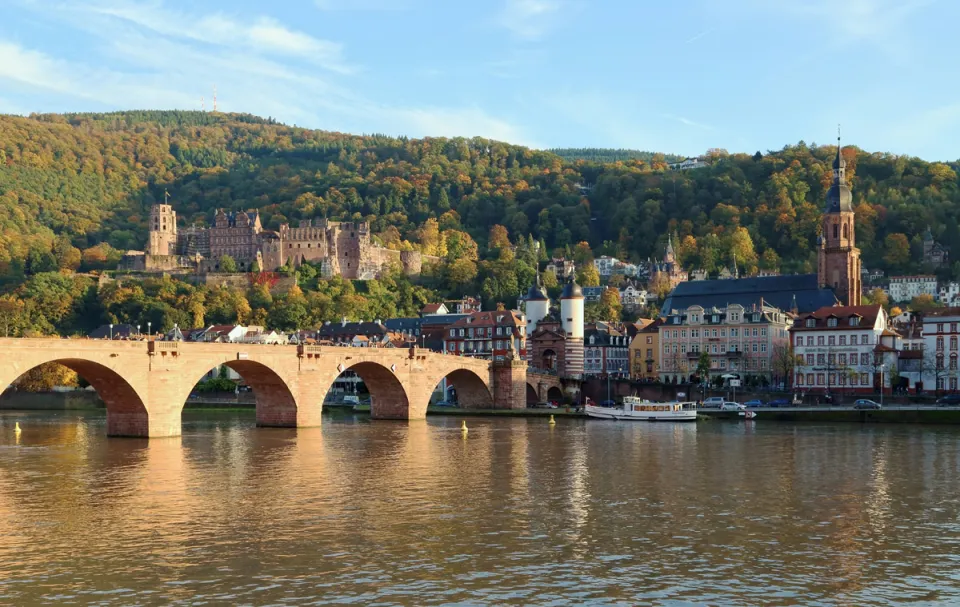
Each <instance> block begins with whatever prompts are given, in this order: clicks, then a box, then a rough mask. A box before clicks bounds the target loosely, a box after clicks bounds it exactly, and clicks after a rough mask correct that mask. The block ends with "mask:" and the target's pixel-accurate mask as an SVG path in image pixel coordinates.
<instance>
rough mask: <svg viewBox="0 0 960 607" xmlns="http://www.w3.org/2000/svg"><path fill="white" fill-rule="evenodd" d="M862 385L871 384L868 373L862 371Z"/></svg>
mask: <svg viewBox="0 0 960 607" xmlns="http://www.w3.org/2000/svg"><path fill="white" fill-rule="evenodd" d="M860 385H861V386H868V385H870V378H869V377H868V376H867V374H866V373H861V374H860Z"/></svg>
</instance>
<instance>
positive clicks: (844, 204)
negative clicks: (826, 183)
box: [826, 137, 853, 213]
mask: <svg viewBox="0 0 960 607" xmlns="http://www.w3.org/2000/svg"><path fill="white" fill-rule="evenodd" d="M842 150H843V148H842V147H841V146H840V139H839V137H838V138H837V157H836V158H834V159H833V184H832V185H831V186H830V189H829V190H827V208H826V212H827V213H840V212H848V211H853V193H851V192H850V186H848V185H847V180H846V175H845V169H846V166H847V161H846V160H844V159H843V154H842V153H841V152H842Z"/></svg>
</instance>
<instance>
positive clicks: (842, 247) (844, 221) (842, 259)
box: [817, 137, 862, 306]
mask: <svg viewBox="0 0 960 607" xmlns="http://www.w3.org/2000/svg"><path fill="white" fill-rule="evenodd" d="M841 149H842V148H841V147H840V138H839V137H837V157H836V158H835V159H834V161H833V185H831V186H830V190H829V191H827V205H826V209H825V210H824V213H823V234H822V235H821V237H820V250H819V251H818V264H817V265H818V268H817V276H818V280H819V283H820V288H824V287H830V288H832V289H833V292H834V294H835V295H836V296H837V299H838V300H840V302H841V303H842V304H844V305H847V306H859V305H860V296H861V288H862V287H861V285H860V249H858V248H857V247H856V244H855V243H856V240H855V237H854V221H853V194H851V193H850V187H849V186H847V180H846V174H845V173H846V166H847V163H846V162H845V161H844V159H843V155H842V154H841V153H840V152H841Z"/></svg>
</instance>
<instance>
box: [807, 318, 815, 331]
mask: <svg viewBox="0 0 960 607" xmlns="http://www.w3.org/2000/svg"><path fill="white" fill-rule="evenodd" d="M816 326H817V321H816V320H815V319H813V318H808V319H807V328H808V329H812V328H814V327H816Z"/></svg>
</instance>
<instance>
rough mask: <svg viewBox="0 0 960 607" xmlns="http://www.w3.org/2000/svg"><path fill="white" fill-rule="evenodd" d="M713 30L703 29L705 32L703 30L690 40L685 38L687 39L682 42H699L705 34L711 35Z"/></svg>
mask: <svg viewBox="0 0 960 607" xmlns="http://www.w3.org/2000/svg"><path fill="white" fill-rule="evenodd" d="M713 30H714V28H712V27H711V28H710V29H705V30H703V31H702V32H700V33H699V34H697V35H695V36H693V37H692V38H687V39H686V40H685V41H684V44H690V43H691V42H696V41H697V40H699V39H701V38H703V37H704V36H706V35H707V34H709V33H711V32H712V31H713Z"/></svg>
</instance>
